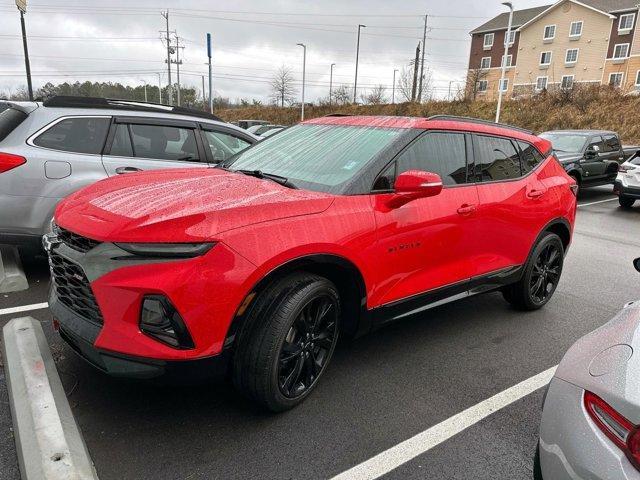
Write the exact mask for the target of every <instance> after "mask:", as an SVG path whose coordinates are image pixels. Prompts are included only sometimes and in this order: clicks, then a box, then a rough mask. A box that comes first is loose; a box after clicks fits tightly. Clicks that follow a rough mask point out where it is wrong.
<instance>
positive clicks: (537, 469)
mask: <svg viewBox="0 0 640 480" xmlns="http://www.w3.org/2000/svg"><path fill="white" fill-rule="evenodd" d="M533 480H543V478H542V467H541V466H540V442H538V444H537V445H536V454H535V456H534V457H533Z"/></svg>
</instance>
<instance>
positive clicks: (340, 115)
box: [325, 113, 353, 117]
mask: <svg viewBox="0 0 640 480" xmlns="http://www.w3.org/2000/svg"><path fill="white" fill-rule="evenodd" d="M325 117H353V114H351V113H329V114H328V115H325Z"/></svg>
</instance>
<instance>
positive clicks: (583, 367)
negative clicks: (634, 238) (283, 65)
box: [534, 258, 640, 480]
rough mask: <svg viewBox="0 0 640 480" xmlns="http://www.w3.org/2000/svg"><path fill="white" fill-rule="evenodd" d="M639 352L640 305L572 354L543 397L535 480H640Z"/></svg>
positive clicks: (627, 308)
mask: <svg viewBox="0 0 640 480" xmlns="http://www.w3.org/2000/svg"><path fill="white" fill-rule="evenodd" d="M634 264H635V268H636V269H637V270H638V271H640V258H638V259H636V260H635V262H634ZM639 351H640V301H638V302H632V303H629V304H627V305H626V306H625V307H624V309H623V310H622V311H621V312H620V313H619V314H618V315H617V316H616V317H614V318H613V319H612V320H611V321H610V322H609V323H607V324H606V325H604V326H602V327H600V328H598V329H597V330H595V331H594V332H592V333H590V334H588V335H586V336H585V337H583V338H581V339H580V340H578V341H577V342H576V343H575V344H574V345H573V346H572V347H571V348H570V349H569V351H568V352H567V353H566V355H565V356H564V358H563V359H562V361H561V362H560V365H559V366H558V369H557V370H556V372H555V375H554V377H553V379H552V380H551V383H550V384H549V387H548V389H547V392H546V394H545V400H544V408H543V412H542V422H541V425H540V440H539V445H538V451H537V453H536V461H535V468H534V473H535V475H534V476H535V478H536V479H537V480H540V479H542V478H544V479H545V480H560V479H573V478H593V479H596V478H601V479H607V480H617V479H620V480H622V479H637V478H640V472H639V470H640V428H639V427H638V425H640V388H639V385H640V375H639V372H640V369H639V367H640V355H639V354H638V352H639Z"/></svg>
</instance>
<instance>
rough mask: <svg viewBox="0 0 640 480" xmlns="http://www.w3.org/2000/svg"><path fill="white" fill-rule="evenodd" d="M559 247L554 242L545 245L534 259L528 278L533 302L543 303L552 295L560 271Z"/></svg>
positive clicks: (560, 253)
mask: <svg viewBox="0 0 640 480" xmlns="http://www.w3.org/2000/svg"><path fill="white" fill-rule="evenodd" d="M562 256H563V252H562V251H561V247H559V246H558V245H557V244H555V243H550V244H548V245H546V246H545V247H544V248H543V249H542V251H541V252H540V253H539V254H538V257H537V258H536V260H535V261H534V264H533V271H532V272H531V276H530V279H529V289H530V291H531V297H532V299H533V301H534V302H537V303H540V304H544V303H546V302H547V300H548V299H549V298H550V297H551V295H553V292H554V291H555V289H556V287H557V286H558V282H559V281H560V273H561V271H562Z"/></svg>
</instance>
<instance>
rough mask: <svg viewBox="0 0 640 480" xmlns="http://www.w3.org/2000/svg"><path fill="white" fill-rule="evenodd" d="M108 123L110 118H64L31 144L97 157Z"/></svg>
mask: <svg viewBox="0 0 640 480" xmlns="http://www.w3.org/2000/svg"><path fill="white" fill-rule="evenodd" d="M110 123H111V119H110V118H96V117H76V118H65V119H64V120H61V121H59V122H58V123H56V124H55V125H53V126H52V127H51V128H49V129H48V130H47V131H46V132H44V133H42V134H40V135H39V136H38V137H37V138H36V139H35V140H34V141H33V143H34V145H37V146H39V147H44V148H50V149H52V150H60V151H62V152H73V153H86V154H93V155H99V154H100V153H102V147H103V146H104V142H105V140H106V138H107V132H108V131H109V124H110Z"/></svg>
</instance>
